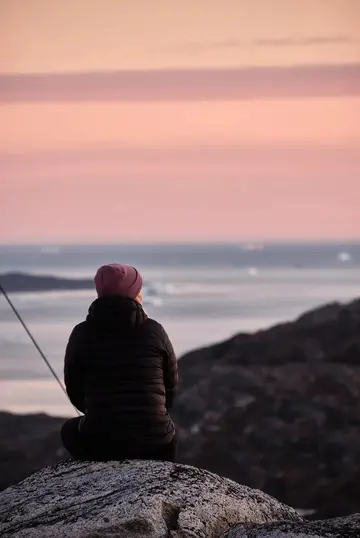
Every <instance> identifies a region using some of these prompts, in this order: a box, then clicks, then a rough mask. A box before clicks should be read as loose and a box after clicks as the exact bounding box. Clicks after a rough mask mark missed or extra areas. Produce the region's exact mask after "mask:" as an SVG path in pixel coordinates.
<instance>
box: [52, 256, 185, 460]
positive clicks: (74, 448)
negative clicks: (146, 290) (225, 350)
mask: <svg viewBox="0 0 360 538" xmlns="http://www.w3.org/2000/svg"><path fill="white" fill-rule="evenodd" d="M95 283H96V288H97V291H98V296H99V297H98V299H96V300H95V301H94V303H92V305H91V306H90V309H89V314H88V316H87V318H86V321H84V322H82V323H80V324H79V325H77V326H76V327H75V328H74V330H73V332H72V334H71V336H70V339H69V343H68V346H67V350H66V356H65V384H66V388H67V392H68V395H69V397H70V399H71V401H72V403H73V404H74V405H75V407H77V408H78V409H79V410H80V411H82V412H83V413H84V414H85V416H84V417H83V418H82V419H81V421H80V422H79V419H71V420H70V421H68V422H67V423H65V425H64V426H63V429H62V438H63V443H64V445H65V447H66V448H67V449H68V450H69V452H70V453H71V454H72V455H73V456H74V457H78V458H81V459H84V458H85V459H122V458H125V457H146V458H149V459H150V458H151V459H173V457H174V446H175V439H174V435H175V428H174V424H173V422H172V420H171V418H170V416H169V413H168V410H169V408H170V407H171V405H172V399H173V393H174V390H175V387H176V384H177V364H176V358H175V354H174V350H173V348H172V345H171V343H170V340H169V338H168V336H167V334H166V332H165V330H164V329H163V327H162V326H161V325H160V324H159V323H157V322H156V321H154V320H152V319H149V318H148V317H147V315H146V313H145V312H144V310H143V308H142V306H141V304H140V302H141V287H142V280H141V277H140V275H139V273H138V272H137V271H136V269H134V268H132V267H129V266H120V265H117V264H113V265H111V266H104V267H102V268H100V269H99V271H98V273H97V276H96V278H95ZM130 284H131V285H130Z"/></svg>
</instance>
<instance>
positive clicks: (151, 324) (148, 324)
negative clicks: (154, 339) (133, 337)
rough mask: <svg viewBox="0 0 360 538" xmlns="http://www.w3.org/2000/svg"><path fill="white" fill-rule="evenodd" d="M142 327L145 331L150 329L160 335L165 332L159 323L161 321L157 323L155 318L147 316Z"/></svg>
mask: <svg viewBox="0 0 360 538" xmlns="http://www.w3.org/2000/svg"><path fill="white" fill-rule="evenodd" d="M144 328H145V329H146V330H147V331H151V332H153V333H155V334H158V335H161V336H162V335H163V334H164V332H165V329H164V327H163V326H162V325H161V323H159V322H158V321H156V319H153V318H147V319H146V321H145V322H144Z"/></svg>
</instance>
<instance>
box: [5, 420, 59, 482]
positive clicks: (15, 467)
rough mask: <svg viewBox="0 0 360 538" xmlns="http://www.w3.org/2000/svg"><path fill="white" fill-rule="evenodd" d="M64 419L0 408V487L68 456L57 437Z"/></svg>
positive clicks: (17, 480)
mask: <svg viewBox="0 0 360 538" xmlns="http://www.w3.org/2000/svg"><path fill="white" fill-rule="evenodd" d="M64 421H65V419H62V418H55V417H50V416H48V415H43V414H36V415H15V414H12V413H5V412H0V432H1V435H0V490H3V489H5V488H7V487H8V486H11V485H13V484H16V483H17V482H19V481H20V480H23V479H24V478H26V477H27V476H29V475H30V474H31V473H33V472H35V471H37V470H39V469H41V468H42V467H44V466H45V465H52V464H53V463H56V462H57V461H59V460H61V459H65V458H67V457H68V455H67V453H66V451H65V449H64V448H62V445H61V441H60V427H61V425H62V424H63V423H64Z"/></svg>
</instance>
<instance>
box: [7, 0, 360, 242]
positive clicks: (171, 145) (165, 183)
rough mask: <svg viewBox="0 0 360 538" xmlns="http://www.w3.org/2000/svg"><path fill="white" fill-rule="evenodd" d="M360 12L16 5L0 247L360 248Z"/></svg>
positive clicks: (291, 4) (22, 0)
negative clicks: (347, 243)
mask: <svg viewBox="0 0 360 538" xmlns="http://www.w3.org/2000/svg"><path fill="white" fill-rule="evenodd" d="M359 20H360V2H358V1H357V0H272V1H271V2H269V1H268V0H196V1H194V0H183V2H175V1H174V0H131V1H130V0H121V1H119V0H62V2H56V3H55V2H48V1H47V0H0V21H1V25H2V29H1V32H0V242H3V243H4V242H5V243H34V242H36V243H77V242H79V243H80V242H97V243H99V242H111V243H113V242H122V241H129V242H135V241H136V242H138V241H140V242H141V241H156V242H157V241H167V242H171V241H241V240H319V239H326V240H339V239H340V240H343V239H360V218H359V214H360V151H359V150H360V26H359V24H358V21H359Z"/></svg>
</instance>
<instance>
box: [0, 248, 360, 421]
mask: <svg viewBox="0 0 360 538" xmlns="http://www.w3.org/2000/svg"><path fill="white" fill-rule="evenodd" d="M0 260H1V263H0V273H5V272H9V271H21V272H25V273H31V274H44V275H45V274H46V275H55V276H66V277H93V275H94V273H95V271H96V269H97V268H98V266H100V265H102V264H104V263H110V262H113V261H120V262H123V263H129V264H133V265H136V266H137V267H138V268H139V269H140V271H141V272H142V274H143V277H144V281H145V285H146V288H147V289H149V288H151V289H152V291H153V293H152V294H151V295H150V294H149V295H148V296H146V294H145V309H146V311H147V313H148V314H149V315H150V316H151V317H154V318H156V319H157V320H158V321H160V322H161V323H162V324H163V325H164V326H165V328H166V330H167V332H168V334H169V336H170V338H171V339H172V341H173V344H174V347H175V350H176V352H177V354H178V356H181V355H182V354H183V353H185V352H186V351H188V350H191V349H193V348H196V347H199V346H205V345H209V344H211V343H213V342H217V341H219V340H222V339H225V338H228V337H229V336H231V335H232V334H234V333H236V332H240V331H255V330H258V329H260V328H265V327H269V326H271V325H273V324H275V323H278V322H281V321H287V320H290V319H293V318H295V317H296V316H298V315H299V314H301V313H302V312H304V311H305V310H307V309H309V308H312V307H314V306H318V305H320V304H322V303H325V302H330V301H335V300H338V301H346V300H351V299H353V298H355V297H356V296H359V295H360V270H359V269H360V243H341V244H339V243H337V244H335V243H332V244H319V243H318V244H265V245H261V244H240V243H239V244H219V245H209V244H200V245H190V244H188V245H175V244H174V245H131V246H129V245H122V246H116V245H114V246H111V245H106V246H85V245H82V246H57V245H55V246H51V247H49V246H46V247H41V246H9V245H6V246H0ZM0 279H1V277H0ZM0 282H1V280H0ZM10 297H11V300H12V301H13V303H14V304H15V306H16V307H17V309H18V310H19V312H20V314H21V315H22V317H23V318H24V320H25V322H26V323H27V324H28V327H29V329H30V330H31V332H32V334H33V335H34V337H35V338H36V340H37V341H38V343H39V345H40V346H41V348H42V349H43V351H44V353H45V354H46V356H47V358H48V360H49V361H50V363H51V364H52V366H53V368H54V369H55V371H56V372H57V373H58V375H59V376H61V377H62V371H63V357H64V349H65V346H66V343H67V339H68V337H69V334H70V332H71V330H72V328H73V326H74V325H75V324H76V323H79V322H80V321H82V320H83V319H84V317H85V316H86V314H87V309H88V307H89V305H90V303H91V301H93V300H94V299H95V293H94V292H93V291H91V290H89V291H72V292H51V293H48V292H46V293H19V294H15V293H14V294H11V295H10ZM0 321H1V323H0V409H7V410H11V411H14V412H47V413H50V414H53V415H61V416H73V415H74V410H73V408H72V407H71V405H70V404H69V402H68V401H67V399H66V397H65V395H64V394H63V393H62V392H61V390H60V387H59V386H58V385H57V384H56V382H55V380H54V379H53V378H52V376H51V374H50V372H49V370H48V369H47V368H46V365H45V364H44V362H43V361H42V360H41V358H40V357H39V355H38V352H37V351H36V349H35V348H34V346H33V345H32V343H31V342H30V340H29V338H28V336H27V335H26V333H25V332H24V330H23V328H22V327H21V325H20V323H19V322H18V321H17V319H16V318H15V316H14V314H13V312H12V311H11V309H10V307H9V305H8V304H7V303H6V301H5V299H4V297H0Z"/></svg>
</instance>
